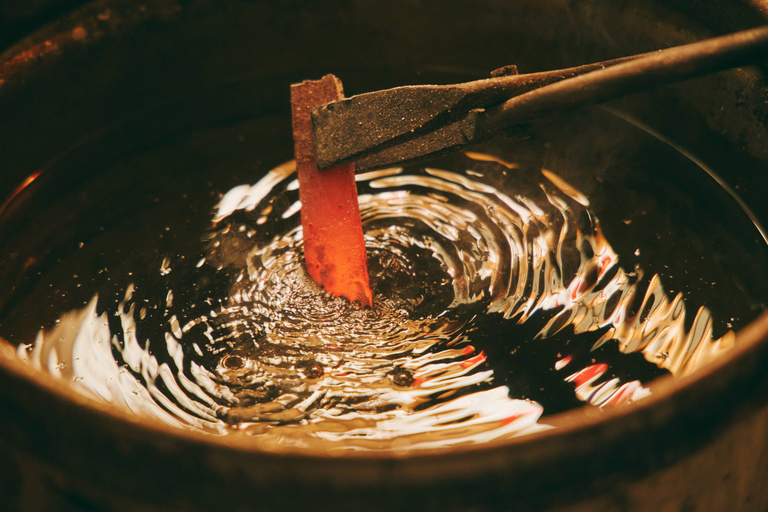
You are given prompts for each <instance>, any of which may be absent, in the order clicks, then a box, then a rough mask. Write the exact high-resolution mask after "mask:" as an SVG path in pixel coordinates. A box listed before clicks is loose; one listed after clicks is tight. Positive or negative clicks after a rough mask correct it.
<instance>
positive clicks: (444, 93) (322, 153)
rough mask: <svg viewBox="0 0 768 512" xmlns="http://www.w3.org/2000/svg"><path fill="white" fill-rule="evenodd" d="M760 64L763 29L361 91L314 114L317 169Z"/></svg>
mask: <svg viewBox="0 0 768 512" xmlns="http://www.w3.org/2000/svg"><path fill="white" fill-rule="evenodd" d="M762 61H768V26H763V27H759V28H755V29H751V30H745V31H742V32H736V33H733V34H729V35H726V36H721V37H716V38H713V39H707V40H704V41H700V42H697V43H692V44H688V45H684V46H677V47H673V48H669V49H665V50H659V51H656V52H651V53H645V54H640V55H635V56H630V57H625V58H621V59H615V60H609V61H604V62H598V63H594V64H587V65H584V66H579V67H574V68H568V69H561V70H556V71H548V72H543V73H531V74H523V75H520V74H517V68H516V67H515V66H507V67H505V68H501V69H499V70H496V71H495V72H493V73H492V76H494V78H489V79H485V80H477V81H473V82H467V83H463V84H454V85H421V86H405V87H396V88H394V89H387V90H384V91H377V92H371V93H366V94H360V95H358V96H352V97H350V98H346V99H343V100H340V101H336V102H332V103H329V104H326V105H324V106H322V107H319V108H317V109H315V110H313V111H312V121H313V129H314V138H315V150H316V156H317V165H318V168H320V169H327V168H330V167H334V166H336V165H339V164H341V163H348V162H352V161H354V162H355V164H356V168H357V169H358V170H362V169H370V168H375V167H384V166H387V165H393V164H397V163H403V162H408V161H412V160H416V159H419V158H422V157H426V156H436V155H438V154H441V153H444V152H447V151H451V150H454V149H456V148H459V147H461V146H465V145H468V144H474V143H477V142H481V141H483V140H487V139H489V138H491V137H493V136H494V135H496V134H498V133H500V132H502V131H506V132H508V133H510V132H511V133H514V131H515V130H517V131H522V130H525V129H526V128H528V127H529V126H530V125H531V124H532V123H534V122H536V121H539V120H541V119H545V118H546V117H548V116H551V115H553V114H555V113H558V112H563V111H567V110H573V109H577V108H581V107H585V106H588V105H593V104H597V103H602V102H605V101H608V100H612V99H615V98H618V97H621V96H626V95H629V94H632V93H636V92H640V91H643V90H647V89H651V88H655V87H660V86H663V85H667V84H671V83H674V82H679V81H682V80H687V79H690V78H695V77H698V76H702V75H706V74H710V73H714V72H717V71H722V70H725V69H730V68H734V67H739V66H742V65H746V64H750V63H755V62H762Z"/></svg>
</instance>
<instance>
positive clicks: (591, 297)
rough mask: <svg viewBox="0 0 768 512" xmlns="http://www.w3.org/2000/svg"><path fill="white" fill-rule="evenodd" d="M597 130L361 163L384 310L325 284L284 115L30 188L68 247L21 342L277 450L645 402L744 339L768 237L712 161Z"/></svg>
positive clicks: (493, 426) (20, 285)
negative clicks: (54, 191)
mask: <svg viewBox="0 0 768 512" xmlns="http://www.w3.org/2000/svg"><path fill="white" fill-rule="evenodd" d="M591 115H592V116H595V117H596V118H597V120H598V121H599V122H597V124H595V119H592V118H590V119H588V120H583V119H582V120H575V121H573V122H572V123H571V124H570V125H565V126H557V127H552V128H550V129H548V130H546V129H545V130H542V131H540V132H536V133H535V134H534V135H533V136H531V137H530V138H529V139H526V140H522V141H507V140H499V141H494V142H491V143H488V144H486V145H484V146H482V147H477V148H473V149H472V150H471V151H467V152H464V153H456V154H454V155H450V156H448V157H444V158H441V159H436V160H433V161H430V162H428V163H426V164H422V165H413V166H407V167H405V168H400V167H398V168H391V169H383V170H377V171H371V172H364V173H361V174H359V175H358V177H357V179H358V191H359V202H360V210H361V215H362V220H363V227H364V231H365V238H366V246H367V248H368V264H369V270H370V274H371V284H372V287H373V291H374V307H373V308H360V307H357V306H355V305H352V304H350V303H349V302H348V301H347V300H346V299H340V298H335V297H330V296H328V295H327V294H325V293H324V292H323V291H322V290H321V289H319V287H318V286H317V285H316V284H315V283H314V282H312V280H311V279H310V278H309V277H308V275H307V274H306V272H305V271H304V267H303V260H302V243H301V226H300V219H299V210H300V203H299V202H298V190H297V182H296V177H295V167H294V165H293V163H292V162H291V161H290V160H289V158H290V153H291V144H290V132H289V131H288V129H287V127H286V126H285V125H284V124H283V121H281V120H279V119H276V118H271V117H265V118H262V119H260V120H258V121H254V122H249V123H243V124H239V125H235V126H229V127H225V128H212V129H208V130H201V131H197V132H194V133H191V134H187V135H185V136H183V137H179V138H176V139H174V140H171V141H166V142H165V143H164V144H161V145H159V146H157V147H153V148H149V149H146V150H142V151H138V152H136V153H135V154H132V155H128V156H126V157H124V158H122V159H120V160H119V161H117V162H113V163H112V164H111V165H109V166H107V168H106V170H104V171H103V172H101V173H100V174H98V177H97V178H92V179H86V180H83V181H82V182H80V183H78V184H77V186H75V187H73V188H72V189H71V190H65V191H64V193H63V194H61V197H58V198H56V199H50V198H49V197H47V196H46V197H45V198H43V197H42V196H40V195H38V196H35V195H34V194H31V195H30V197H29V198H26V199H25V201H26V204H28V205H29V207H28V208H29V210H30V211H32V212H33V213H30V214H29V218H30V219H31V220H30V221H29V227H28V229H29V230H32V231H34V232H38V233H39V239H45V240H50V242H45V243H48V244H49V245H50V247H48V248H47V249H46V251H45V252H43V253H42V254H40V255H35V254H31V255H29V258H30V260H29V261H30V263H29V268H30V269H33V270H34V271H30V272H29V273H28V274H27V275H24V276H21V277H20V278H19V280H18V281H17V282H16V283H15V284H14V287H15V290H16V291H15V293H14V294H13V295H12V296H11V298H10V299H9V300H7V301H6V302H5V306H4V307H3V309H2V311H1V312H0V335H2V336H3V337H5V338H6V339H8V340H9V341H10V342H11V343H14V344H15V345H17V346H18V354H19V357H20V358H22V359H24V360H26V361H28V362H29V364H32V365H35V366H37V367H39V368H42V369H44V370H45V371H48V372H51V373H52V374H54V375H57V376H59V377H61V379H62V381H63V382H66V383H67V385H70V386H72V387H73V388H74V389H76V390H78V391H79V392H82V393H83V394H86V395H89V396H92V397H93V398H95V399H97V400H102V401H106V402H109V403H111V404H113V405H114V406H115V407H118V408H122V409H124V410H128V411H130V412H131V413H133V414H137V415H146V416H151V417H154V418H155V419H157V420H159V421H162V422H164V423H167V424H170V425H174V426H177V427H179V428H184V429H194V430H198V431H202V432H208V433H211V434H215V435H226V434H228V433H231V432H245V433H247V434H251V435H253V436H254V437H256V438H258V439H261V440H263V442H264V444H265V446H266V445H274V444H277V445H282V446H290V447H292V448H298V449H301V448H305V447H306V448H317V447H322V448H323V449H328V450H410V449H429V448H438V447H445V446H451V445H457V444H468V443H481V442H486V441H489V440H494V439H500V438H505V437H511V436H519V435H523V434H529V433H533V432H537V431H539V430H542V429H546V428H550V427H549V424H548V417H549V416H551V415H553V414H555V413H558V412H563V411H567V410H571V409H574V408H577V407H592V408H598V409H605V408H611V407H624V406H627V405H628V404H631V403H632V402H634V401H637V400H641V399H643V397H645V396H647V395H648V394H650V393H651V390H650V389H649V384H650V383H651V382H652V381H653V380H654V379H655V378H657V377H660V376H662V375H666V374H670V373H671V374H672V375H676V376H682V375H687V374H690V373H691V372H694V371H696V370H697V369H698V368H700V367H701V366H703V365H705V364H706V363H707V362H709V361H711V360H713V359H715V358H716V357H718V356H719V355H720V354H722V353H724V352H726V351H728V350H729V349H730V348H731V347H733V345H734V341H735V336H734V334H733V330H734V329H737V328H738V327H740V326H742V325H744V324H746V323H747V322H748V321H750V320H751V319H752V318H753V317H754V316H755V315H756V312H755V311H756V309H757V308H758V307H760V304H759V303H758V301H756V300H755V298H753V297H751V296H750V295H749V294H748V293H745V292H744V290H743V287H742V286H740V283H742V282H743V281H744V280H746V279H749V276H750V275H755V274H758V272H756V271H755V270H754V269H753V268H752V267H751V266H750V263H749V261H750V258H749V255H750V254H754V252H755V251H762V254H765V252H766V247H765V241H764V240H763V239H762V235H761V233H760V231H759V229H758V228H757V227H756V226H755V225H754V224H753V222H752V220H751V219H750V217H749V215H748V214H747V212H744V211H743V210H741V209H740V207H739V205H738V203H737V202H736V201H734V199H733V198H732V197H731V196H730V195H729V194H728V193H727V191H725V190H723V189H722V188H720V187H719V186H718V185H717V183H716V182H715V181H714V180H713V179H712V178H711V177H710V176H709V175H707V174H706V173H705V172H704V171H703V170H702V169H701V168H699V167H698V166H697V165H696V163H695V162H693V161H691V160H690V159H689V158H687V157H686V156H685V155H683V154H681V153H680V152H679V151H677V150H675V149H674V148H671V147H670V146H669V145H667V144H665V143H664V142H661V141H659V140H658V139H656V138H654V137H653V136H651V135H649V134H647V133H644V132H643V131H642V130H640V129H638V128H637V127H635V126H633V125H632V124H631V123H627V122H626V121H625V120H621V119H619V118H617V117H615V116H611V115H609V114H606V113H594V114H591ZM580 123H583V124H580ZM585 126H589V127H590V128H584V127H585ZM594 126H597V127H598V128H594ZM595 130H597V131H598V132H599V134H600V137H599V138H596V137H595V136H594V131H595ZM628 140H632V141H635V142H632V143H628V142H627V141H628ZM638 155H640V156H638ZM590 166H592V167H591V168H590ZM62 212H67V213H65V214H63V213H62ZM15 236H16V238H14V237H13V236H8V237H6V239H5V242H4V243H5V245H6V247H5V248H3V251H8V250H9V249H8V247H11V244H13V243H16V245H14V246H13V247H14V250H15V251H17V252H18V251H22V250H24V244H25V243H26V242H23V240H26V238H24V236H26V237H27V238H29V236H30V235H29V232H27V233H24V232H22V233H20V234H17V235H15ZM32 238H35V237H34V236H33V237H32ZM14 241H15V242H14ZM35 243H38V244H43V243H42V242H39V241H37V242H35ZM39 246H40V245H38V247H39ZM763 275H764V274H763Z"/></svg>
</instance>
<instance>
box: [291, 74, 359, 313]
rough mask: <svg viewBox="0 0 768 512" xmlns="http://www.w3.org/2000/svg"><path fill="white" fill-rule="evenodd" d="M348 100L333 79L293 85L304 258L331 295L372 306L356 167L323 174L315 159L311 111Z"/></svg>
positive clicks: (309, 268)
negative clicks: (358, 200)
mask: <svg viewBox="0 0 768 512" xmlns="http://www.w3.org/2000/svg"><path fill="white" fill-rule="evenodd" d="M343 97H344V92H343V90H342V87H341V81H340V80H339V79H338V78H336V77H335V76H333V75H327V76H325V77H323V78H322V79H321V80H317V81H305V82H302V83H300V84H294V85H292V86H291V111H292V116H293V139H294V153H295V155H296V167H297V170H298V175H299V198H300V199H301V226H302V228H303V231H304V258H305V260H306V264H307V271H308V272H309V275H310V276H312V278H313V279H314V280H315V281H316V282H317V283H318V284H319V285H320V286H322V287H323V288H325V289H326V290H327V291H328V292H330V293H332V294H334V295H336V296H340V297H346V298H348V299H349V300H351V301H353V302H357V303H359V304H361V305H363V306H372V305H373V294H372V293H371V286H370V284H369V280H368V267H367V265H366V261H365V242H364V240H363V226H362V223H361V222H360V208H359V206H358V204H357V186H356V185H355V169H354V165H353V164H347V165H341V166H339V167H335V168H333V169H329V170H327V171H322V172H321V171H319V170H318V169H317V162H316V160H315V147H314V141H313V138H312V137H313V135H312V118H311V115H310V112H311V111H312V109H314V108H316V107H319V106H320V105H324V104H326V103H329V102H331V101H336V100H339V99H341V98H343Z"/></svg>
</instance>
